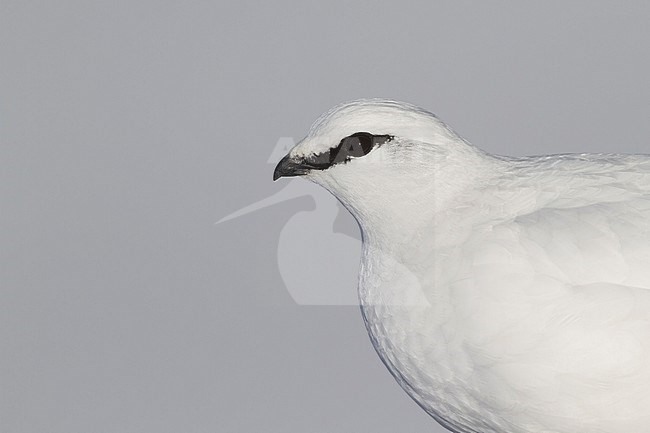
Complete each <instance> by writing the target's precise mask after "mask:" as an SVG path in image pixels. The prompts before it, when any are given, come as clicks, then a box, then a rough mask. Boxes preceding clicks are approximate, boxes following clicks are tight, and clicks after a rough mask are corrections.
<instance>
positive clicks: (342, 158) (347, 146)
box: [306, 132, 393, 170]
mask: <svg viewBox="0 0 650 433" xmlns="http://www.w3.org/2000/svg"><path fill="white" fill-rule="evenodd" d="M392 139H393V136H392V135H374V134H370V133H369V132H356V133H354V134H352V135H350V136H348V137H345V138H344V139H343V140H341V141H340V143H339V144H338V145H337V146H336V147H333V148H331V149H330V150H328V151H327V152H323V153H319V154H318V155H312V156H311V157H309V158H307V161H306V162H307V163H308V164H309V165H310V166H311V167H312V168H316V169H319V170H324V169H326V168H328V167H331V166H332V165H334V164H338V163H341V162H347V161H349V160H351V159H352V158H359V157H361V156H365V155H367V154H368V153H370V151H371V150H372V149H374V148H375V147H378V146H380V145H382V144H384V143H386V142H387V141H390V140H392Z"/></svg>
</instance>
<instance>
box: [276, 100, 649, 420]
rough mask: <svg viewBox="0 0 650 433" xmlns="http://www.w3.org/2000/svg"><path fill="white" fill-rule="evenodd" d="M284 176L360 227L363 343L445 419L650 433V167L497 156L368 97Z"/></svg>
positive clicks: (334, 121)
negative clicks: (325, 197) (331, 202)
mask: <svg viewBox="0 0 650 433" xmlns="http://www.w3.org/2000/svg"><path fill="white" fill-rule="evenodd" d="M359 133H363V134H367V135H359ZM352 136H354V137H353V138H350V137H352ZM378 137H379V138H378ZM323 161H327V162H328V163H329V164H325V163H324V162H323ZM297 167H300V168H297ZM278 170H279V171H278ZM293 173H296V174H299V175H302V176H304V177H306V178H308V179H310V180H312V181H314V182H316V183H318V184H320V185H322V186H324V187H325V188H326V189H328V190H329V191H330V192H332V193H333V194H334V195H335V196H336V197H337V198H338V199H339V200H340V201H341V202H342V203H343V204H344V206H346V208H348V209H349V210H350V212H351V213H352V214H353V215H354V216H355V218H356V219H357V221H358V222H359V225H360V227H361V230H362V238H363V246H362V257H361V268H360V274H359V300H360V304H361V311H362V315H363V318H364V322H365V324H366V328H367V330H368V334H369V336H370V339H371V341H372V344H373V346H374V347H375V349H376V351H377V353H378V354H379V356H380V358H381V359H382V361H383V362H384V364H385V365H386V367H387V368H388V369H389V371H390V372H391V374H392V375H393V376H394V377H395V379H396V380H397V381H398V382H399V384H400V385H401V387H402V388H403V389H404V390H405V391H406V392H407V393H408V394H409V395H410V396H411V397H412V398H413V399H414V400H415V401H416V402H417V403H418V404H419V405H420V406H421V407H422V408H423V409H424V410H426V411H427V412H428V413H429V414H430V415H431V416H432V417H434V418H435V419H436V420H437V421H438V422H440V423H441V424H442V425H443V426H445V427H446V428H448V429H449V430H451V431H454V432H459V433H631V432H650V157H648V156H644V155H613V154H612V155H605V154H580V155H550V156H539V157H526V158H509V157H497V156H492V155H488V154H486V153H484V152H482V151H480V150H479V149H477V148H475V147H473V146H472V145H470V144H469V143H467V142H466V141H464V140H463V139H461V138H460V137H458V136H457V135H456V134H455V133H454V132H453V131H452V130H451V129H449V127H447V126H446V125H444V124H443V123H442V122H441V121H440V120H438V119H437V118H436V117H435V116H434V115H432V114H430V113H428V112H426V111H424V110H421V109H419V108H417V107H413V106H411V105H408V104H403V103H399V102H395V101H387V100H362V101H355V102H353V103H348V104H344V105H341V106H339V107H336V108H335V109H333V110H331V111H330V112H328V113H326V114H325V116H323V117H322V118H321V119H319V120H318V121H317V123H316V124H315V126H314V127H313V128H312V130H311V131H310V133H309V135H308V136H307V137H306V138H305V139H304V140H303V141H302V142H301V143H299V144H298V145H296V147H295V148H294V149H292V151H290V152H289V155H288V156H287V157H285V159H284V160H283V162H282V163H281V164H280V165H278V168H277V169H276V175H277V174H280V175H293ZM276 177H277V176H276Z"/></svg>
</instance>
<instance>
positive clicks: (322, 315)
mask: <svg viewBox="0 0 650 433" xmlns="http://www.w3.org/2000/svg"><path fill="white" fill-rule="evenodd" d="M648 22H650V5H649V4H648V3H647V2H644V1H640V0H639V1H626V2H615V1H609V2H606V1H594V0H590V1H546V2H536V3H533V2H521V1H510V2H503V1H491V2H483V1H474V2H467V1H435V2H425V1H420V2H408V1H400V2H392V3H388V2H370V1H357V2H344V1H328V2H318V3H316V2H303V1H281V2H261V1H259V2H246V1H242V2H213V1H195V2H184V1H174V2H171V1H139V0H138V1H134V0H116V1H65V0H63V1H40V2H38V1H28V0H21V1H9V0H2V1H1V2H0V62H1V65H0V80H1V81H0V198H1V204H2V210H1V212H0V223H1V226H0V230H1V232H0V245H1V249H0V254H1V258H0V284H1V287H0V290H1V291H0V350H1V357H0V367H1V370H0V431H1V432H3V433H5V432H7V433H9V432H11V433H14V432H16V433H18V432H27V433H34V432H49V433H56V432H62V433H64V432H65V433H70V432H111V433H112V432H116V433H117V432H119V433H128V432H156V433H162V432H170V433H172V432H174V433H175V432H189V433H194V432H318V433H320V432H352V431H359V432H396V431H400V432H442V431H443V429H442V428H441V427H439V426H437V425H436V424H435V422H434V421H432V420H431V419H430V418H429V417H428V416H427V415H426V414H425V413H424V412H423V411H421V410H420V409H419V408H418V407H417V406H416V405H415V404H414V403H413V402H412V401H410V399H409V398H408V397H407V396H406V395H405V394H404V393H403V392H402V391H401V390H400V389H399V387H398V386H397V385H396V383H395V382H394V380H393V379H392V378H391V377H390V375H389V374H388V373H387V372H386V371H385V370H384V367H383V366H382V365H381V363H380V361H379V360H378V358H377V357H376V355H375V354H374V352H373V350H372V348H371V346H370V343H369V341H368V338H367V336H366V335H365V330H364V329H363V326H362V322H361V318H360V315H359V312H358V309H357V307H354V306H347V307H342V306H338V307H332V306H305V305H298V304H297V303H296V302H294V300H293V299H292V297H291V296H290V295H289V293H288V292H287V290H286V288H285V286H284V284H283V280H282V279H281V277H280V273H279V271H278V263H277V260H276V250H277V248H278V239H279V233H280V231H281V230H282V228H283V227H284V225H285V224H286V223H287V221H288V220H289V219H290V218H291V217H292V216H293V215H295V214H296V212H307V211H310V210H311V211H312V212H317V211H314V210H313V209H314V201H313V198H312V197H309V196H303V197H297V198H294V199H291V200H289V201H285V202H283V203H279V204H276V205H273V206H270V207H266V208H264V209H261V210H259V211H257V212H254V213H251V214H248V215H246V216H243V217H241V218H238V219H234V220H231V221H229V222H227V223H222V224H219V225H215V224H214V222H215V221H217V220H219V219H220V218H222V217H223V216H225V215H227V214H229V213H231V212H233V211H235V210H237V209H239V208H242V207H244V206H246V205H248V204H250V203H254V202H256V201H258V200H260V199H263V198H265V197H268V196H270V195H272V194H274V193H276V192H278V191H279V190H281V189H282V188H284V187H285V185H286V183H285V184H283V183H280V182H278V183H272V182H271V173H272V169H273V165H272V164H270V163H269V162H268V159H269V155H270V154H271V153H272V151H273V149H274V146H275V145H276V143H277V142H278V139H279V137H295V138H296V139H299V138H300V137H301V136H302V135H303V134H304V133H305V132H306V130H307V128H308V126H309V125H310V123H311V122H312V121H313V120H314V119H315V118H316V116H318V115H319V114H320V113H321V112H322V111H324V110H326V109H328V108H329V107H330V106H332V105H334V104H336V103H339V102H341V101H345V100H350V99H354V98H358V97H374V96H381V97H390V98H395V99H401V100H406V101H410V102H413V103H416V104H418V105H421V106H424V107H426V108H428V109H430V110H432V111H434V112H436V113H437V114H438V115H439V116H440V117H442V118H443V119H444V120H446V121H447V122H448V123H450V124H451V125H452V126H453V127H454V128H455V129H456V130H457V131H459V132H460V133H461V134H462V135H463V136H465V137H466V138H468V139H469V140H470V141H472V142H473V143H475V144H476V145H478V146H480V147H482V148H484V149H486V150H488V151H491V152H495V153H502V154H513V155H522V154H539V153H553V152H581V151H590V152H596V151H602V152H644V151H647V144H648V142H649V140H648V137H649V136H650V122H648V119H649V118H650V86H649V85H648V77H650V60H649V53H650V26H648ZM295 182H302V181H300V180H296V181H295ZM338 218H339V220H338V222H337V224H338V225H339V227H344V228H345V230H348V231H349V232H353V231H354V230H355V226H354V222H353V221H352V220H351V219H350V217H349V216H347V215H345V214H342V215H339V217H338ZM312 248H318V246H317V245H316V246H312ZM330 253H331V254H332V255H336V254H337V253H338V252H337V251H336V250H334V251H331V252H330ZM297 254H300V251H298V252H297ZM340 285H341V286H342V287H349V290H351V291H353V290H354V281H349V279H348V278H345V279H344V281H340Z"/></svg>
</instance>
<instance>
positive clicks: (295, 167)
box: [273, 155, 313, 180]
mask: <svg viewBox="0 0 650 433" xmlns="http://www.w3.org/2000/svg"><path fill="white" fill-rule="evenodd" d="M311 168H313V167H311V166H310V165H308V164H305V163H304V162H302V161H296V160H295V159H292V158H290V157H289V155H287V156H285V157H284V158H282V159H281V160H280V162H278V165H276V166H275V170H274V171H273V180H278V179H280V178H281V177H289V176H300V175H301V174H307V173H308V172H309V170H310V169H311Z"/></svg>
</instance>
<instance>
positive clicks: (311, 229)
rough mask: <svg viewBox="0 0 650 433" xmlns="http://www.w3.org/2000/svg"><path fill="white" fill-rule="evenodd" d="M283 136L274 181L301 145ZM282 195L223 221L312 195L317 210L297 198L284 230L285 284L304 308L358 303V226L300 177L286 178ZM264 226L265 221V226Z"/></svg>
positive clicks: (280, 252) (280, 250)
mask: <svg viewBox="0 0 650 433" xmlns="http://www.w3.org/2000/svg"><path fill="white" fill-rule="evenodd" d="M295 143H296V142H295V140H294V139H293V138H291V137H281V138H279V139H278V141H277V142H276V145H275V147H274V148H273V151H272V152H271V154H270V155H269V158H268V161H267V162H268V163H269V182H271V173H272V171H273V167H275V164H277V162H278V161H279V160H280V159H282V157H284V156H285V155H286V154H287V153H288V152H289V150H291V148H292V147H293V146H294V145H295ZM276 184H277V185H278V186H279V187H281V189H280V190H279V191H277V192H276V193H274V194H272V195H271V196H269V197H266V198H263V199H261V200H259V201H257V202H255V203H251V204H250V205H248V206H245V207H243V208H241V209H239V210H237V211H235V212H233V213H231V214H229V215H227V216H225V217H223V218H222V219H221V220H219V221H217V224H222V223H225V222H227V221H231V220H233V219H236V218H240V217H242V216H244V215H248V214H251V213H255V212H259V211H261V210H262V209H264V208H267V207H269V206H272V205H275V204H278V203H284V202H289V201H291V200H292V199H295V198H298V197H310V198H311V199H312V200H313V204H314V206H313V207H312V208H311V209H309V210H305V209H304V205H301V204H300V203H298V202H296V201H295V200H294V201H293V202H291V203H295V204H290V203H287V205H288V206H295V211H294V213H293V215H292V216H291V218H289V219H288V220H287V222H286V223H285V224H284V226H283V227H282V230H281V232H280V236H279V240H278V246H277V254H276V257H274V258H272V257H269V260H275V261H276V262H277V266H278V270H279V273H280V276H281V277H282V281H283V283H284V285H285V287H286V289H287V291H288V292H289V294H290V295H291V297H292V298H293V300H294V301H295V302H296V303H297V304H300V305H358V303H359V301H358V296H357V280H358V272H359V259H360V253H361V240H360V239H361V235H360V232H359V228H358V227H357V225H356V222H355V221H354V219H353V218H352V216H351V215H349V214H348V213H347V211H346V210H345V209H344V208H343V207H342V206H341V205H340V203H339V202H338V200H336V198H334V197H333V196H332V195H331V194H330V193H329V192H327V191H326V190H325V189H323V188H321V187H320V186H318V185H315V184H313V183H312V182H309V181H306V180H304V179H300V178H288V179H282V181H280V182H276ZM261 223H263V222H261Z"/></svg>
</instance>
